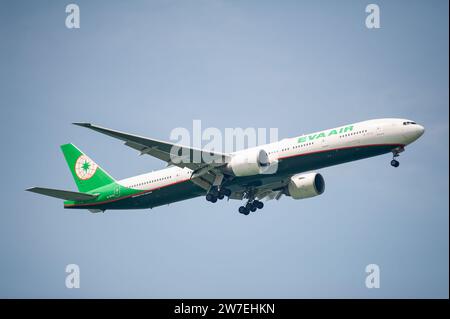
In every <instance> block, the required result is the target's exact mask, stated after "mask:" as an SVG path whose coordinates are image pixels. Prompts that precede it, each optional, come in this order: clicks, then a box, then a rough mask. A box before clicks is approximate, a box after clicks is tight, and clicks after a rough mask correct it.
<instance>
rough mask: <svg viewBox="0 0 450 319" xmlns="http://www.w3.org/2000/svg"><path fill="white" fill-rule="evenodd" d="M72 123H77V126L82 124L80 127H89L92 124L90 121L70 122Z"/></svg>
mask: <svg viewBox="0 0 450 319" xmlns="http://www.w3.org/2000/svg"><path fill="white" fill-rule="evenodd" d="M72 124H73V125H78V126H82V127H91V126H92V124H91V123H81V122H75V123H72Z"/></svg>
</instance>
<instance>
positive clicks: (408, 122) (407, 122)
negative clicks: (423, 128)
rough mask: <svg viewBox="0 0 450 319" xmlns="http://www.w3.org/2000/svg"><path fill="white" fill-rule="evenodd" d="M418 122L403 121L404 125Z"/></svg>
mask: <svg viewBox="0 0 450 319" xmlns="http://www.w3.org/2000/svg"><path fill="white" fill-rule="evenodd" d="M410 124H417V123H416V122H411V121H406V122H403V125H410Z"/></svg>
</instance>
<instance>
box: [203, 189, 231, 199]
mask: <svg viewBox="0 0 450 319" xmlns="http://www.w3.org/2000/svg"><path fill="white" fill-rule="evenodd" d="M230 195H231V190H229V189H228V188H221V189H220V190H218V189H217V188H214V189H212V190H211V191H210V192H209V193H208V194H206V200H207V201H208V202H211V203H215V202H217V200H218V199H219V200H222V199H224V198H225V196H226V197H230Z"/></svg>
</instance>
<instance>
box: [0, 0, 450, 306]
mask: <svg viewBox="0 0 450 319" xmlns="http://www.w3.org/2000/svg"><path fill="white" fill-rule="evenodd" d="M75 3H77V4H78V5H79V6H80V10H81V28H80V29H78V30H69V29H67V28H66V27H65V25H64V22H65V18H66V13H65V6H66V5H67V4H68V2H67V3H66V2H63V1H39V2H38V1H36V2H30V1H2V2H1V3H0V37H1V39H2V41H0V49H1V50H0V66H1V68H0V70H1V72H0V90H1V94H0V106H1V107H0V111H1V116H2V117H1V118H2V119H3V121H2V125H1V126H0V132H1V134H2V136H3V140H2V149H3V151H2V157H1V167H2V168H3V174H2V176H3V183H1V186H0V188H1V192H0V194H1V195H0V196H1V200H2V203H3V205H2V209H1V214H0V252H1V256H2V257H1V263H0V297H8V298H10V297H25V298H30V297H40V298H42V297H44V298H45V297H62V298H74V297H88V298H90V297H106V298H109V297H126V298H128V297H137V298H182V297H183V298H215V297H221V298H307V297H309V298H319V297H324V298H334V297H337V298H348V297H360V298H380V297H388V298H389V297H396V298H397V297H406V298H416V297H425V298H431V297H438V298H444V297H445V298H448V291H449V289H448V282H449V278H448V273H449V262H448V261H449V258H448V257H449V255H448V251H449V226H448V225H449V220H448V216H449V215H448V208H449V207H448V206H449V200H448V191H449V184H448V176H449V171H448V163H449V152H448V145H449V141H448V129H449V123H448V115H449V114H448V104H449V93H448V87H449V81H448V78H449V74H448V69H449V64H448V56H449V51H448V2H447V1H433V2H432V3H431V2H428V1H378V2H376V3H377V4H378V5H379V6H380V9H381V28H380V29H377V30H369V29H367V28H366V27H365V24H364V21H365V17H366V13H365V6H366V5H367V4H368V3H369V2H366V1H346V2H343V1H339V2H337V1H283V2H279V1H225V0H224V1H218V0H211V1H206V0H204V1H132V2H123V1H76V2H75ZM382 117H402V118H410V119H413V120H415V121H417V122H419V123H421V124H423V125H424V126H425V127H426V133H425V135H424V136H423V137H422V138H421V139H420V140H418V141H417V142H416V143H414V144H412V145H411V146H410V147H408V149H407V151H406V152H405V153H403V154H402V155H401V157H400V162H401V165H400V167H399V168H398V169H394V168H392V167H391V166H390V165H389V161H390V159H391V157H390V155H384V156H380V157H376V158H371V159H367V160H364V161H359V162H355V163H350V164H345V165H340V166H336V167H331V168H327V169H323V170H321V171H320V172H321V173H322V174H323V176H324V177H325V180H326V183H327V188H326V191H325V193H324V194H323V195H322V196H320V197H316V198H313V199H308V200H303V201H295V200H292V199H291V198H283V199H282V200H280V201H279V202H270V203H268V204H267V205H266V207H265V208H264V210H262V211H260V212H257V213H255V214H253V215H249V216H243V215H240V214H238V213H237V208H238V207H239V206H240V205H241V203H239V202H237V201H230V202H223V201H222V202H219V203H217V204H215V205H214V204H211V203H208V202H206V201H205V199H204V198H197V199H194V200H190V201H186V202H180V203H175V204H172V205H169V206H165V207H160V208H157V209H154V210H143V211H108V212H106V213H105V214H90V213H87V212H85V211H67V210H64V209H63V207H62V203H61V202H60V201H58V200H54V199H51V198H46V197H40V196H37V195H35V194H31V193H27V192H25V191H24V189H26V188H28V187H31V186H38V185H39V186H46V187H54V188H61V189H70V190H75V189H76V188H75V184H74V182H73V180H72V178H71V176H70V172H69V170H68V169H67V167H66V163H65V161H64V158H63V156H62V154H61V153H60V150H59V145H60V144H63V143H67V142H72V143H75V144H76V145H77V146H78V147H79V148H81V149H82V150H83V151H85V152H86V153H87V154H88V155H89V156H90V157H92V158H93V159H94V160H95V161H96V162H97V163H99V164H100V165H101V166H102V167H103V168H105V169H106V170H107V171H108V172H109V173H110V174H111V175H113V176H114V177H115V178H118V179H120V178H125V177H128V176H131V175H137V174H140V173H144V172H147V171H150V170H156V169H160V168H162V167H163V166H164V163H161V162H160V161H158V160H156V159H153V158H150V157H145V156H141V157H139V156H137V154H136V152H135V151H133V150H131V149H129V148H127V147H125V146H123V145H122V144H121V143H119V142H118V141H116V140H114V139H111V138H108V137H105V136H102V135H100V134H97V133H95V132H92V131H89V130H86V129H83V128H80V127H75V126H73V125H71V124H70V123H72V122H77V121H88V122H93V123H97V124H99V125H103V126H107V127H111V128H115V129H119V130H124V131H129V132H134V133H138V134H141V135H145V136H149V137H153V138H158V139H164V140H167V139H168V138H169V135H170V132H171V130H172V129H173V128H175V127H187V128H190V127H192V121H193V120H194V119H200V120H201V121H202V125H203V126H204V127H208V126H211V127H217V128H219V129H224V128H226V127H266V128H269V127H277V128H279V137H280V138H283V137H289V136H297V135H300V134H302V133H307V132H312V131H317V130H321V129H325V128H329V127H335V126H338V125H342V124H346V123H352V122H356V121H360V120H365V119H371V118H382ZM70 263H76V264H78V265H79V266H80V268H81V288H80V289H67V288H66V287H65V284H64V283H65V275H66V274H65V272H64V270H65V266H66V265H67V264H70ZM372 263H375V264H378V265H379V266H380V269H381V278H380V280H381V288H380V289H367V288H366V287H365V284H364V282H365V276H366V273H365V266H366V265H368V264H372Z"/></svg>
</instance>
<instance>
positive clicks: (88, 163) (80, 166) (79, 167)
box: [61, 144, 115, 192]
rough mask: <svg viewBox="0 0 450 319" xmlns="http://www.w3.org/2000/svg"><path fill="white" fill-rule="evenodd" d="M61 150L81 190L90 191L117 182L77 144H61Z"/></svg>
mask: <svg viewBox="0 0 450 319" xmlns="http://www.w3.org/2000/svg"><path fill="white" fill-rule="evenodd" d="M61 150H62V152H63V154H64V157H65V158H66V161H67V165H69V169H70V171H71V172H72V176H73V178H74V179H75V183H76V184H77V187H78V190H79V191H80V192H89V191H91V190H94V189H96V188H99V187H101V186H104V185H108V184H111V183H114V182H115V180H114V178H112V177H111V176H110V175H109V174H108V173H107V172H105V171H104V170H103V169H102V168H101V167H100V166H98V165H97V164H96V163H95V162H94V161H93V160H91V159H90V158H89V157H88V156H86V155H85V154H84V153H83V152H82V151H80V150H79V149H78V148H77V147H76V146H75V145H73V144H64V145H61Z"/></svg>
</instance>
